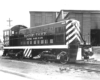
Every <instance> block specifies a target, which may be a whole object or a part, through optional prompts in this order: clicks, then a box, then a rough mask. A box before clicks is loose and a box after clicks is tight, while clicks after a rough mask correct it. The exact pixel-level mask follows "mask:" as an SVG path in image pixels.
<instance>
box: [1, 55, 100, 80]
mask: <svg viewBox="0 0 100 80" xmlns="http://www.w3.org/2000/svg"><path fill="white" fill-rule="evenodd" d="M0 75H1V77H0V80H20V79H21V80H28V79H32V80H51V79H52V80H55V79H56V80H100V62H98V61H94V62H93V61H88V62H87V61H85V62H83V61H78V63H77V64H66V65H62V64H59V63H54V62H45V61H39V60H27V59H24V60H17V59H9V58H7V57H6V58H5V57H2V56H0Z"/></svg>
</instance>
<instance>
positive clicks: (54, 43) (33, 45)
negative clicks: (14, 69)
mask: <svg viewBox="0 0 100 80" xmlns="http://www.w3.org/2000/svg"><path fill="white" fill-rule="evenodd" d="M3 33H4V36H3V37H4V44H5V45H4V53H3V56H9V57H12V58H18V59H23V58H27V59H33V58H34V57H35V56H39V58H40V59H41V60H54V61H60V62H61V63H64V64H66V63H68V62H76V60H77V56H78V55H80V59H88V58H89V56H91V55H93V52H92V46H91V45H90V44H89V45H87V44H86V41H85V40H84V39H83V38H82V34H81V30H80V22H79V21H78V20H75V19H68V20H63V21H59V22H54V23H50V24H45V25H41V26H36V27H31V28H27V27H25V26H22V25H16V26H14V27H12V28H10V29H8V30H4V31H3Z"/></svg>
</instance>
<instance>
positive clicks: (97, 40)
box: [30, 10, 100, 46]
mask: <svg viewBox="0 0 100 80" xmlns="http://www.w3.org/2000/svg"><path fill="white" fill-rule="evenodd" d="M70 18H71V19H76V20H79V21H80V24H81V32H82V36H83V38H84V39H85V40H86V42H87V43H88V44H90V43H91V44H92V45H93V46H100V11H96V10H95V11H94V10H93V11H91V10H61V11H60V12H36V11H30V22H31V23H30V25H31V27H35V26H39V25H44V24H48V23H52V22H57V21H61V20H65V19H70Z"/></svg>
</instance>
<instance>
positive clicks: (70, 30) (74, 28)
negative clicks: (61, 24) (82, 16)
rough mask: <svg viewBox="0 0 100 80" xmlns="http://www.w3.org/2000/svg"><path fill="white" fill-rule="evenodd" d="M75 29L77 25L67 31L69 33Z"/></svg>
mask: <svg viewBox="0 0 100 80" xmlns="http://www.w3.org/2000/svg"><path fill="white" fill-rule="evenodd" d="M73 29H75V26H72V28H70V29H69V30H67V31H66V34H68V33H69V32H70V31H72V30H73Z"/></svg>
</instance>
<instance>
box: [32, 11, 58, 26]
mask: <svg viewBox="0 0 100 80" xmlns="http://www.w3.org/2000/svg"><path fill="white" fill-rule="evenodd" d="M55 19H56V12H35V11H33V12H30V26H31V27H35V26H39V25H44V24H49V23H53V22H55Z"/></svg>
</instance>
